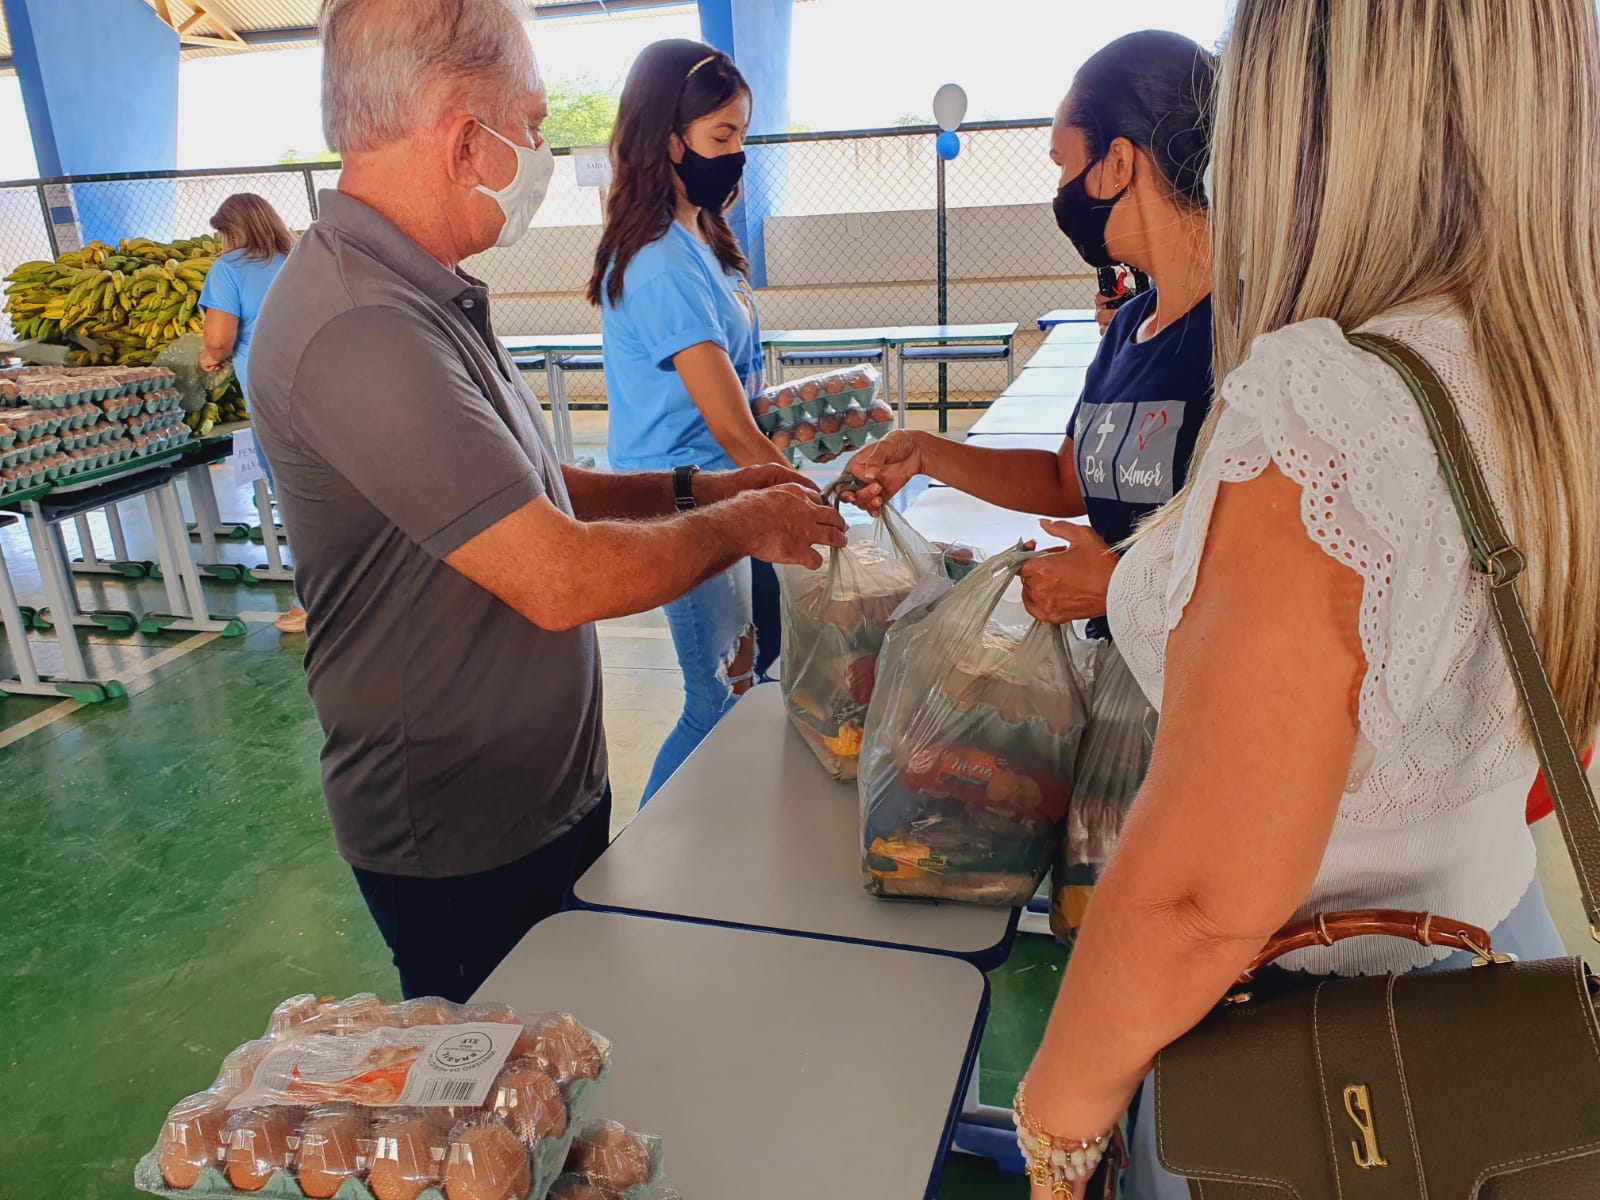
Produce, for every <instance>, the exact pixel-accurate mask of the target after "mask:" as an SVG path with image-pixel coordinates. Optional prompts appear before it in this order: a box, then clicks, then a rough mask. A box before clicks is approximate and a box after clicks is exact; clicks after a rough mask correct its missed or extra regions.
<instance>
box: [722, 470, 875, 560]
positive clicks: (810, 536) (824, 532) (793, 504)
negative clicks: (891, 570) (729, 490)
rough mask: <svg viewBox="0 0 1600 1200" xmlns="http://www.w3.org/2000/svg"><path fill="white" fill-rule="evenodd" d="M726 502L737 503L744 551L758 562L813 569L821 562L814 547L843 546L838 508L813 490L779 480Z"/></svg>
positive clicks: (841, 524) (843, 523) (841, 520)
mask: <svg viewBox="0 0 1600 1200" xmlns="http://www.w3.org/2000/svg"><path fill="white" fill-rule="evenodd" d="M728 504H729V505H730V506H731V505H735V504H736V505H739V506H740V508H741V509H742V510H748V511H743V512H741V513H740V516H741V519H742V520H743V522H744V528H745V529H746V530H747V531H748V535H749V544H748V550H749V553H750V555H751V557H753V558H759V559H760V560H761V561H762V562H769V563H791V564H793V565H795V566H801V567H807V568H809V569H811V570H813V571H814V570H816V569H817V568H818V567H820V566H821V565H822V555H820V554H818V553H817V551H816V549H815V548H816V547H817V546H833V547H838V546H843V545H844V544H845V529H846V526H845V521H844V518H843V517H841V516H840V515H839V510H838V509H836V508H834V507H833V506H832V505H831V504H824V503H822V502H821V501H820V500H818V498H817V494H816V493H815V492H814V491H807V490H806V489H805V488H803V487H801V486H800V485H799V484H797V483H783V484H779V485H777V486H776V487H769V488H764V489H762V490H760V491H753V492H746V493H744V494H743V495H741V496H738V497H736V498H735V499H733V500H730V501H728Z"/></svg>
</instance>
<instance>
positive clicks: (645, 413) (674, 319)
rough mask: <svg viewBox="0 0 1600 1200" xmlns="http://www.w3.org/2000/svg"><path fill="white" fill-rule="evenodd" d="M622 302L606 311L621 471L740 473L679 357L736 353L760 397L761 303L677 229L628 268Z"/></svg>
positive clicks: (606, 305)
mask: <svg viewBox="0 0 1600 1200" xmlns="http://www.w3.org/2000/svg"><path fill="white" fill-rule="evenodd" d="M623 284H624V286H623V289H622V302H621V304H619V305H617V306H616V307H612V304H611V301H610V300H609V299H603V300H602V302H601V305H600V316H601V329H602V332H603V335H604V342H605V368H606V399H607V402H608V404H609V405H610V409H611V420H610V433H609V435H608V438H607V446H606V451H607V454H608V455H609V457H610V459H611V465H612V466H613V467H614V468H616V469H617V470H621V471H662V470H667V469H668V468H671V467H689V466H693V467H701V468H704V469H706V470H727V469H729V468H731V467H732V466H733V465H734V463H733V460H732V459H730V458H729V457H728V455H727V452H726V451H724V450H723V448H722V447H721V446H720V445H718V444H717V439H716V438H714V437H712V436H711V430H710V428H709V427H708V426H707V425H706V420H705V418H704V417H703V416H701V415H700V410H699V409H698V408H696V407H695V404H694V401H693V400H691V399H690V398H689V390H688V389H687V388H686V387H684V386H683V380H682V379H681V378H679V376H678V372H677V370H676V369H675V368H674V367H673V365H672V359H673V356H674V355H676V354H678V353H679V352H681V351H684V350H687V349H688V348H689V347H690V346H698V345H699V344H700V343H702V342H715V343H716V344H717V345H719V346H721V347H722V348H723V349H724V350H726V351H727V352H728V358H729V359H730V360H731V361H732V363H733V369H734V371H735V372H736V373H737V374H738V376H739V382H740V383H742V384H743V385H744V389H745V395H746V396H749V397H754V396H755V395H756V394H757V393H758V392H759V391H760V390H761V387H762V372H763V367H764V362H763V359H762V354H761V326H760V323H759V321H758V319H757V317H756V306H755V294H754V293H753V292H752V291H751V290H750V284H749V283H748V282H747V281H746V280H745V278H744V276H742V275H729V274H728V273H726V272H725V271H724V270H723V269H722V264H721V263H720V262H718V261H717V256H716V255H715V254H714V253H713V252H712V250H711V247H709V246H707V245H706V244H705V243H703V242H701V241H700V240H699V239H698V238H696V237H695V236H694V235H693V234H691V233H690V232H689V231H688V230H686V229H685V228H683V226H681V225H679V224H678V223H677V222H676V221H674V222H673V223H672V226H671V227H670V228H669V229H668V230H667V232H666V233H665V234H663V235H662V236H661V237H660V238H658V239H656V240H655V241H654V242H651V243H650V244H649V245H648V246H645V247H644V248H643V249H642V250H640V251H639V253H638V254H636V255H634V256H633V259H632V260H631V261H630V262H629V263H628V267H627V272H626V274H625V275H624V276H623Z"/></svg>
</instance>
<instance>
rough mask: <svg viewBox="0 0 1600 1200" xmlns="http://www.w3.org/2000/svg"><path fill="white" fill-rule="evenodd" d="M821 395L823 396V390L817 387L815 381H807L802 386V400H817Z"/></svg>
mask: <svg viewBox="0 0 1600 1200" xmlns="http://www.w3.org/2000/svg"><path fill="white" fill-rule="evenodd" d="M820 395H822V389H821V388H819V387H818V386H817V381H816V380H815V379H810V380H807V381H806V382H805V383H802V384H801V385H800V399H802V400H815V399H816V398H817V397H818V396H820Z"/></svg>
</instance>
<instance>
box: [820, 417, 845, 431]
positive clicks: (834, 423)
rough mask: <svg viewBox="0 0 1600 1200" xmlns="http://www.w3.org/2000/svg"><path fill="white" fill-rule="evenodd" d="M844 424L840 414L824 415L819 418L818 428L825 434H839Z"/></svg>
mask: <svg viewBox="0 0 1600 1200" xmlns="http://www.w3.org/2000/svg"><path fill="white" fill-rule="evenodd" d="M843 424H844V422H843V420H842V418H841V417H840V416H839V414H838V413H823V414H822V415H821V416H820V417H818V418H817V428H818V429H820V430H821V431H822V432H823V433H838V432H839V430H840V428H842V427H843Z"/></svg>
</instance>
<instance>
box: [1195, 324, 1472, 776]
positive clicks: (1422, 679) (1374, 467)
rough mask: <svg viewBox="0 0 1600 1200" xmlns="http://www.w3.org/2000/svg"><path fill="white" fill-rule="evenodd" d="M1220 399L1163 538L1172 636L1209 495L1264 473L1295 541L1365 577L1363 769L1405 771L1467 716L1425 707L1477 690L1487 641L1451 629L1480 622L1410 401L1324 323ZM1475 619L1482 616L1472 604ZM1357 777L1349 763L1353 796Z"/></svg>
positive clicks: (1281, 347)
mask: <svg viewBox="0 0 1600 1200" xmlns="http://www.w3.org/2000/svg"><path fill="white" fill-rule="evenodd" d="M1221 399H1222V401H1223V403H1224V404H1225V406H1226V407H1225V408H1224V410H1223V412H1222V414H1221V416H1220V418H1219V424H1218V427H1217V432H1216V437H1215V439H1214V441H1213V442H1212V445H1211V447H1210V449H1209V450H1208V452H1207V454H1206V456H1205V458H1204V461H1203V462H1202V463H1201V464H1200V465H1199V467H1198V469H1197V476H1196V483H1195V489H1194V493H1193V495H1192V498H1191V500H1190V502H1189V505H1188V509H1187V511H1186V512H1185V513H1184V515H1183V517H1182V519H1181V524H1180V526H1179V529H1178V532H1177V536H1176V538H1175V540H1174V546H1173V559H1172V573H1171V576H1170V578H1169V583H1168V591H1167V604H1166V611H1167V628H1168V630H1169V631H1170V630H1171V629H1173V628H1175V627H1176V626H1177V624H1178V622H1179V620H1180V619H1181V617H1182V614H1183V610H1184V607H1185V606H1186V605H1187V604H1188V602H1189V598H1190V597H1191V596H1192V595H1193V593H1194V585H1195V578H1196V574H1197V571H1198V569H1199V565H1200V559H1201V556H1202V554H1203V553H1204V550H1205V538H1206V531H1207V528H1208V526H1209V524H1210V521H1211V511H1212V507H1213V506H1214V504H1215V502H1216V497H1217V489H1218V488H1219V487H1220V486H1221V485H1222V484H1224V483H1243V482H1245V481H1248V480H1251V479H1254V478H1256V477H1257V476H1258V475H1260V474H1261V473H1262V472H1263V471H1264V470H1266V468H1267V466H1268V464H1269V463H1270V464H1274V465H1276V466H1277V468H1278V470H1279V471H1281V472H1282V473H1283V474H1284V475H1285V476H1287V477H1288V478H1290V479H1292V480H1294V481H1295V482H1296V483H1298V484H1299V485H1300V489H1301V504H1300V516H1301V519H1302V521H1303V522H1304V524H1305V528H1306V533H1307V535H1308V536H1309V537H1310V538H1311V539H1312V541H1314V542H1316V544H1317V545H1318V546H1320V547H1322V549H1323V550H1324V551H1325V552H1326V553H1327V554H1329V555H1330V556H1331V557H1333V558H1335V559H1337V560H1338V561H1339V562H1341V563H1343V564H1345V565H1346V566H1347V567H1349V568H1350V569H1351V570H1352V571H1355V572H1356V573H1357V574H1358V575H1360V576H1361V580H1362V600H1361V614H1360V636H1361V645H1362V649H1363V651H1364V653H1365V656H1366V661H1367V671H1366V675H1365V677H1364V679H1363V680H1362V685H1361V697H1360V722H1361V732H1362V734H1363V737H1364V739H1365V741H1366V742H1367V744H1368V746H1369V747H1370V749H1371V750H1372V751H1374V752H1375V754H1374V755H1372V756H1370V757H1368V758H1367V760H1366V765H1370V763H1371V762H1372V760H1373V758H1375V759H1376V760H1378V761H1379V762H1383V761H1385V760H1388V761H1390V762H1393V761H1395V760H1396V759H1397V758H1398V759H1400V760H1403V759H1404V758H1405V757H1406V753H1405V751H1406V750H1408V749H1409V748H1410V743H1412V742H1413V740H1414V739H1415V738H1416V737H1418V736H1419V735H1421V736H1427V735H1429V734H1432V733H1433V732H1434V728H1432V727H1434V726H1436V725H1438V724H1440V723H1441V722H1450V723H1453V722H1455V721H1456V719H1457V718H1458V717H1459V718H1467V717H1469V715H1470V709H1471V705H1470V704H1469V703H1466V699H1467V698H1460V699H1461V702H1460V703H1457V702H1447V703H1445V704H1443V705H1436V704H1435V703H1434V702H1435V701H1437V700H1438V699H1439V698H1440V692H1441V688H1444V687H1447V686H1448V685H1451V684H1460V683H1465V684H1467V685H1468V686H1467V688H1465V689H1463V690H1464V691H1471V690H1473V689H1472V687H1471V684H1472V679H1471V676H1472V675H1473V674H1474V673H1475V670H1474V668H1475V664H1473V663H1472V662H1471V661H1470V660H1471V659H1472V657H1473V654H1474V652H1475V651H1476V650H1477V649H1478V647H1477V646H1475V645H1473V644H1472V643H1471V642H1470V641H1467V640H1464V639H1462V637H1461V635H1462V634H1467V633H1477V632H1486V630H1468V629H1463V628H1461V626H1462V624H1463V623H1464V622H1465V623H1467V624H1469V625H1477V624H1480V623H1481V619H1480V617H1479V616H1474V615H1473V614H1472V608H1473V606H1472V605H1471V604H1470V603H1465V604H1464V602H1466V601H1468V600H1469V597H1468V596H1467V594H1466V593H1467V591H1468V589H1469V588H1470V587H1472V586H1474V585H1475V583H1476V581H1474V580H1472V579H1470V578H1469V574H1470V566H1469V563H1468V561H1467V550H1466V543H1465V540H1464V538H1463V536H1462V533H1461V528H1460V524H1459V521H1458V518H1457V516H1456V514H1455V509H1454V507H1453V502H1452V500H1451V497H1450V494H1449V491H1448V489H1447V488H1446V486H1445V483H1444V480H1443V478H1442V476H1441V475H1440V473H1439V469H1438V461H1437V458H1436V457H1435V452H1434V448H1433V444H1432V442H1431V441H1430V440H1429V437H1428V430H1427V427H1426V425H1425V424H1424V422H1423V419H1422V416H1421V414H1420V412H1419V411H1418V410H1417V407H1416V403H1415V401H1414V400H1413V398H1412V397H1411V395H1410V393H1409V392H1408V391H1407V390H1406V388H1405V386H1404V384H1402V383H1401V382H1400V379H1399V377H1398V376H1397V375H1395V373H1394V372H1393V371H1392V370H1391V368H1389V367H1388V366H1387V365H1385V364H1384V363H1383V362H1382V361H1380V360H1379V359H1377V358H1375V357H1373V356H1372V355H1370V354H1368V353H1366V352H1365V351H1362V350H1358V349H1356V348H1355V347H1354V346H1351V345H1350V344H1349V343H1348V342H1347V341H1346V340H1345V338H1344V335H1343V333H1342V331H1341V330H1340V329H1339V327H1338V326H1337V325H1336V324H1334V323H1333V322H1332V321H1326V320H1314V321H1306V322H1303V323H1301V324H1298V325H1291V326H1288V327H1286V328H1284V329H1281V330H1278V331H1276V332H1274V333H1271V334H1268V335H1265V336H1263V337H1260V338H1257V339H1256V341H1255V343H1254V345H1253V346H1252V347H1251V354H1250V357H1249V359H1248V360H1247V361H1246V362H1245V363H1244V364H1243V365H1241V366H1240V367H1239V368H1237V369H1236V370H1234V371H1233V372H1232V373H1231V374H1230V375H1229V376H1228V378H1227V380H1226V381H1225V382H1224V384H1223V387H1222V391H1221ZM1458 402H1460V401H1459V400H1458ZM1462 407H1463V410H1464V415H1466V416H1468V417H1470V416H1472V415H1473V414H1472V413H1471V412H1470V411H1468V410H1469V405H1468V404H1466V403H1463V404H1462ZM1470 424H1471V422H1470V421H1469V426H1470ZM1477 610H1478V613H1479V614H1486V607H1485V606H1484V605H1482V604H1481V603H1480V604H1479V605H1478V606H1477ZM1490 640H1491V641H1492V637H1491V639H1490ZM1493 649H1494V651H1495V653H1498V652H1499V648H1498V646H1494V647H1493ZM1441 651H1443V653H1441ZM1501 673H1503V672H1501ZM1430 706H1433V707H1435V708H1436V709H1437V710H1438V711H1435V712H1431V713H1430V711H1429V709H1430ZM1456 732H1457V733H1458V734H1459V733H1460V732H1461V731H1460V730H1459V728H1458V729H1457V731H1456ZM1456 740H1457V739H1456V737H1450V738H1449V739H1447V741H1446V742H1445V743H1443V744H1444V745H1445V746H1446V747H1448V746H1449V745H1450V744H1452V743H1454V742H1455V741H1456ZM1402 741H1404V742H1405V743H1406V745H1404V746H1403V745H1402ZM1364 770H1365V765H1363V763H1362V760H1361V758H1360V757H1358V760H1357V764H1356V765H1355V766H1354V767H1353V769H1352V785H1354V784H1356V783H1358V782H1359V778H1358V777H1359V775H1360V774H1361V773H1362V772H1363V771H1364Z"/></svg>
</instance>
